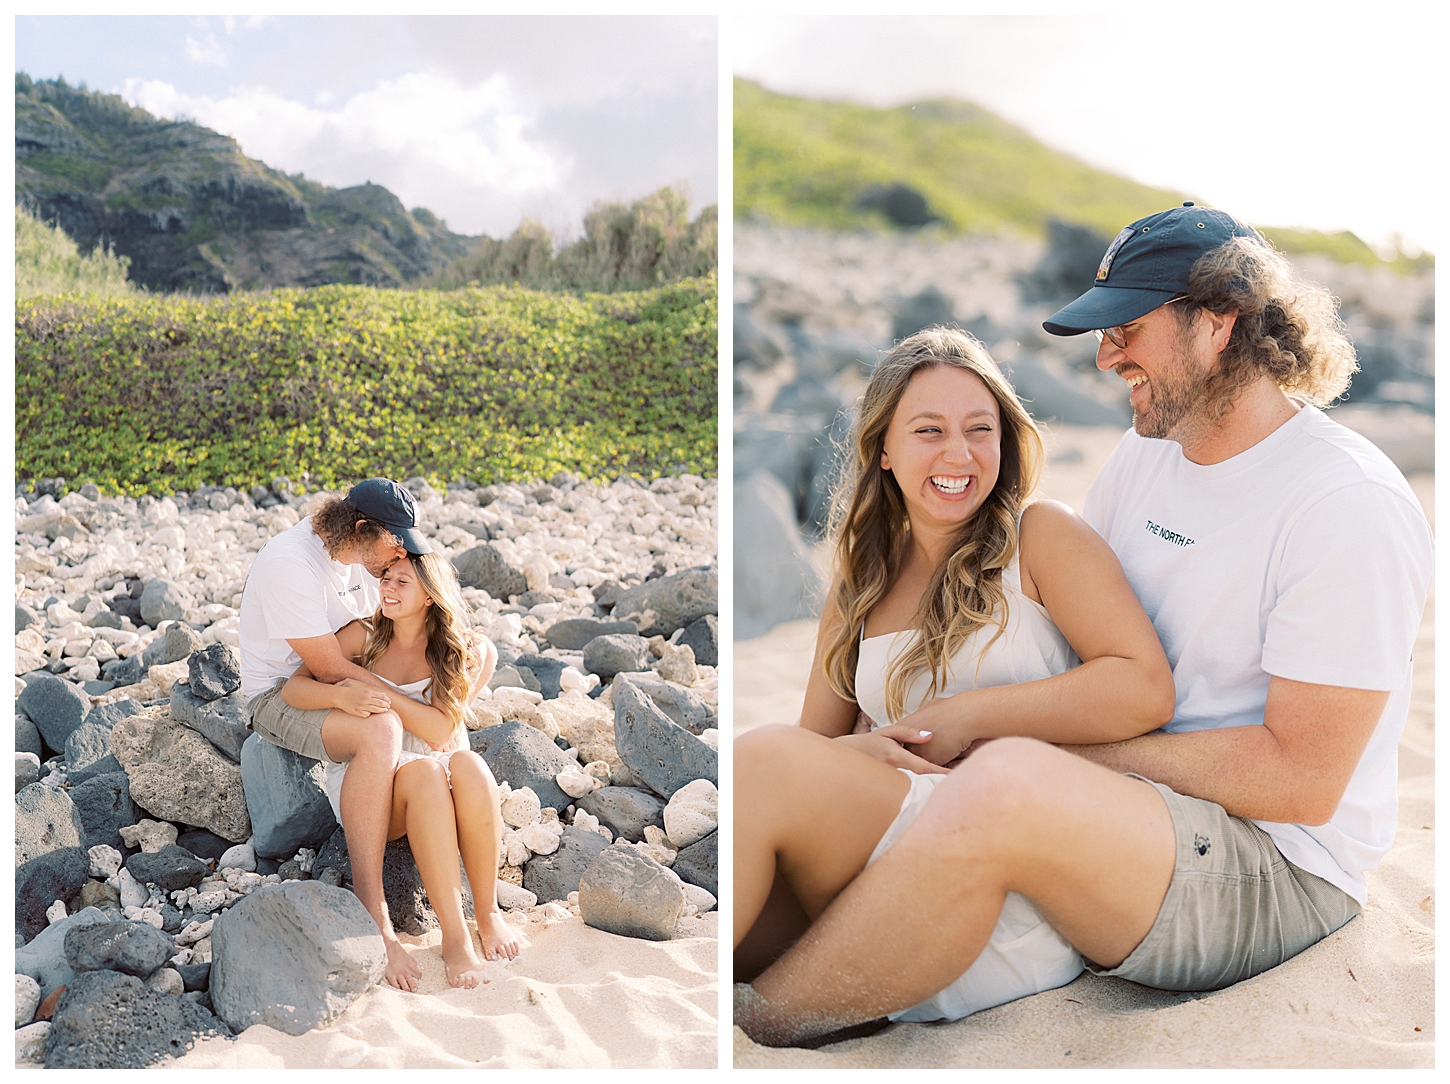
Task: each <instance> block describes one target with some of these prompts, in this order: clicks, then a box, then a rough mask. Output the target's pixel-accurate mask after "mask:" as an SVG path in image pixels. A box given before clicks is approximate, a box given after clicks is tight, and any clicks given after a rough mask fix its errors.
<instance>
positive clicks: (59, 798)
mask: <svg viewBox="0 0 1450 1084" xmlns="http://www.w3.org/2000/svg"><path fill="white" fill-rule="evenodd" d="M82 831H83V826H82V824H81V818H80V815H79V814H78V813H77V812H76V807H75V803H74V802H72V801H71V797H70V795H69V794H67V793H66V792H65V791H64V790H62V789H61V788H59V787H47V786H45V785H43V784H41V783H32V784H31V785H30V786H28V787H25V788H24V789H23V790H21V791H20V793H19V794H17V795H16V796H15V864H16V865H17V866H18V865H20V864H22V863H24V862H29V861H30V860H31V859H32V858H39V857H40V856H41V855H43V854H48V853H49V852H51V851H58V850H61V849H63V848H65V847H79V846H80V845H81V833H82Z"/></svg>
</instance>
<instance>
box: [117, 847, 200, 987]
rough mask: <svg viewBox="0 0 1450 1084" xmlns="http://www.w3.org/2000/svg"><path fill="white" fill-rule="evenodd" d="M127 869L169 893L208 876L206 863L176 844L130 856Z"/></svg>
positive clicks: (192, 884) (138, 878)
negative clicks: (149, 852) (148, 852)
mask: <svg viewBox="0 0 1450 1084" xmlns="http://www.w3.org/2000/svg"><path fill="white" fill-rule="evenodd" d="M126 868H127V869H128V870H130V871H131V876H132V877H134V878H136V880H138V881H140V882H141V883H142V884H154V885H156V886H157V887H159V888H160V889H161V890H162V891H164V892H166V893H167V894H170V893H172V892H176V891H178V890H180V889H183V888H194V887H195V886H197V885H199V884H201V882H202V881H203V880H205V879H206V875H207V868H206V863H204V862H203V861H202V860H201V859H200V858H197V857H196V855H194V854H192V853H191V852H190V851H188V850H186V849H185V848H184V847H178V846H177V845H176V844H175V843H173V844H171V845H170V846H167V847H162V848H161V850H159V851H156V852H154V853H153V854H147V853H146V852H144V851H142V852H141V853H139V854H133V855H131V856H130V857H129V858H127V859H126ZM158 966H160V965H158ZM148 974H149V972H148Z"/></svg>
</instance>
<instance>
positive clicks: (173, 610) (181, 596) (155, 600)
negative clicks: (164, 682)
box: [141, 580, 196, 662]
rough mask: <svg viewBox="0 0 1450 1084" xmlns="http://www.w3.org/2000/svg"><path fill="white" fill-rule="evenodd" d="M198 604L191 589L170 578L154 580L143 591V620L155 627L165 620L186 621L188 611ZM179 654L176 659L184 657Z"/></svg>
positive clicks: (173, 660)
mask: <svg viewBox="0 0 1450 1084" xmlns="http://www.w3.org/2000/svg"><path fill="white" fill-rule="evenodd" d="M195 605H196V599H194V598H193V597H192V594H191V592H190V591H188V590H187V589H186V588H185V587H183V586H182V585H181V584H179V583H173V582H172V581H170V580H152V581H151V582H150V583H148V584H147V585H146V587H145V589H144V590H143V591H142V592H141V620H142V621H144V622H146V624H148V625H150V626H151V627H152V628H153V629H154V628H156V627H157V626H159V625H160V624H161V622H163V621H184V620H185V619H186V611H187V610H189V609H191V608H192V607H193V606H195ZM184 658H186V656H185V655H178V656H177V658H176V659H172V660H171V661H172V662H175V661H177V659H184Z"/></svg>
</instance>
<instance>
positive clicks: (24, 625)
mask: <svg viewBox="0 0 1450 1084" xmlns="http://www.w3.org/2000/svg"><path fill="white" fill-rule="evenodd" d="M38 624H40V615H39V614H37V613H36V612H35V611H34V610H32V609H31V608H30V607H29V606H27V605H25V603H23V602H17V603H16V604H15V631H16V632H24V631H25V630H26V629H28V628H30V626H31V625H38Z"/></svg>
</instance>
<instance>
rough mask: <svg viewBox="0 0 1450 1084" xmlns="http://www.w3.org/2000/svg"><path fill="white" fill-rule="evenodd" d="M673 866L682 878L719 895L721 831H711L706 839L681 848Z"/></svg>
mask: <svg viewBox="0 0 1450 1084" xmlns="http://www.w3.org/2000/svg"><path fill="white" fill-rule="evenodd" d="M671 868H672V869H673V870H674V871H675V875H676V876H678V877H679V878H680V880H682V881H688V882H689V883H690V884H692V885H699V886H700V887H701V888H703V889H704V890H705V891H707V892H709V893H710V895H712V896H718V895H719V894H720V893H719V892H718V891H717V890H716V887H715V886H716V885H718V884H719V882H720V833H719V832H711V833H710V834H709V835H708V836H706V837H705V838H704V839H699V840H696V841H695V842H694V843H691V844H690V845H689V846H688V847H682V848H680V850H679V852H678V853H677V854H676V855H675V864H674V865H673V866H672V867H671Z"/></svg>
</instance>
